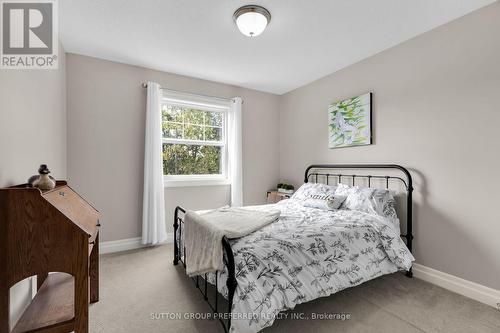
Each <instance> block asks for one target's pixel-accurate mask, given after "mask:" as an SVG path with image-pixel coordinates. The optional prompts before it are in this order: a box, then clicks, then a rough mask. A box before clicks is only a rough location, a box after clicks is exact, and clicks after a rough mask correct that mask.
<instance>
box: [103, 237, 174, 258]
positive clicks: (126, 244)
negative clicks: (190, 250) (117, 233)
mask: <svg viewBox="0 0 500 333" xmlns="http://www.w3.org/2000/svg"><path fill="white" fill-rule="evenodd" d="M173 235H174V234H173V233H169V234H167V241H166V242H165V243H164V244H169V243H173V241H174V236H173ZM148 246H149V245H144V244H142V238H141V237H135V238H127V239H119V240H115V241H109V242H101V243H100V244H99V253H100V254H106V253H115V252H122V251H128V250H136V249H140V248H143V247H148Z"/></svg>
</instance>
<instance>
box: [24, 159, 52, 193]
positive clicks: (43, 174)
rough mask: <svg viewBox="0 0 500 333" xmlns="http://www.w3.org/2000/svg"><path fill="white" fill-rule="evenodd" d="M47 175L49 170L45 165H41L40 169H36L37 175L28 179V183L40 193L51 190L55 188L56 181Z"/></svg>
mask: <svg viewBox="0 0 500 333" xmlns="http://www.w3.org/2000/svg"><path fill="white" fill-rule="evenodd" d="M49 173H50V170H49V168H48V167H47V165H46V164H42V165H40V168H38V175H34V176H31V177H30V179H28V183H29V184H30V185H31V186H33V187H37V188H39V189H40V190H42V191H47V190H52V189H53V188H54V187H56V180H55V179H54V178H53V177H52V176H49Z"/></svg>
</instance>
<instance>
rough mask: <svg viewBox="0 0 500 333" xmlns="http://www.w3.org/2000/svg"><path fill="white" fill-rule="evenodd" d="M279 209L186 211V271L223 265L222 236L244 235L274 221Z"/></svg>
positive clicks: (194, 272) (198, 271)
mask: <svg viewBox="0 0 500 333" xmlns="http://www.w3.org/2000/svg"><path fill="white" fill-rule="evenodd" d="M279 216H280V211H279V210H273V211H266V212H263V211H257V210H251V209H246V208H232V207H223V208H219V209H215V210H211V211H208V212H203V213H197V212H194V211H189V210H188V211H187V212H186V215H185V217H184V223H185V242H184V244H185V246H186V252H185V259H186V273H187V274H188V275H189V276H193V275H199V274H204V273H209V272H215V271H217V270H222V269H223V268H224V263H223V249H222V238H223V237H224V236H226V237H227V238H230V239H231V238H239V237H243V236H246V235H248V234H250V233H252V232H254V231H256V230H258V229H260V228H262V227H264V226H265V225H267V224H269V223H271V222H274V221H276V220H277V219H278V218H279Z"/></svg>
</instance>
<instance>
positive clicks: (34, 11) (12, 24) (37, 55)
mask: <svg viewBox="0 0 500 333" xmlns="http://www.w3.org/2000/svg"><path fill="white" fill-rule="evenodd" d="M0 8H1V14H0V18H1V21H2V24H1V29H2V32H1V34H0V36H1V50H0V52H1V54H0V56H1V61H0V68H2V69H57V67H58V59H57V54H58V41H59V40H58V35H57V32H58V31H57V28H58V26H57V21H58V20H57V2H56V1H55V0H31V1H29V2H28V1H19V0H18V1H16V0H0Z"/></svg>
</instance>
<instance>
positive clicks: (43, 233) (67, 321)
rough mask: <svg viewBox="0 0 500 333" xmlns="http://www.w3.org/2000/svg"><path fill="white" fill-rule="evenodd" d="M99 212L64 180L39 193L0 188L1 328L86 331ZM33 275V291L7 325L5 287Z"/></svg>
mask: <svg viewBox="0 0 500 333" xmlns="http://www.w3.org/2000/svg"><path fill="white" fill-rule="evenodd" d="M99 226H100V225H99V213H98V211H97V210H96V209H94V208H93V207H92V206H91V205H90V204H89V203H88V202H87V201H85V200H84V199H83V198H82V197H80V196H79V195H78V194H77V193H76V192H75V191H74V190H73V189H71V187H69V186H68V185H67V184H66V182H65V181H57V185H56V188H55V189H53V190H51V191H46V192H42V191H40V190H39V189H37V188H29V187H27V185H18V186H13V187H9V188H4V189H0V333H9V332H15V333H21V332H58V333H59V332H72V331H75V332H76V333H84V332H88V330H89V329H88V306H89V303H92V302H97V301H98V300H99ZM33 275H36V276H37V288H38V292H37V293H36V295H35V297H34V298H33V300H32V301H31V303H30V305H29V306H28V308H27V309H26V311H25V312H24V313H23V315H22V316H21V318H20V319H19V321H18V322H17V324H16V325H15V326H14V327H13V328H9V289H10V288H11V287H12V286H13V285H15V284H16V283H17V282H19V281H21V280H23V279H25V278H28V277H30V276H33Z"/></svg>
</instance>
